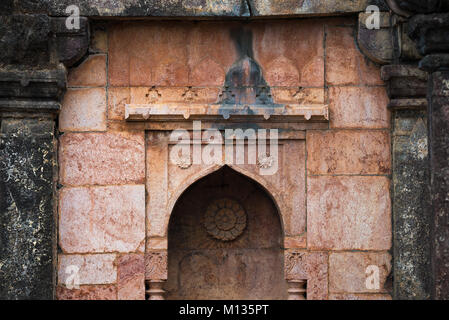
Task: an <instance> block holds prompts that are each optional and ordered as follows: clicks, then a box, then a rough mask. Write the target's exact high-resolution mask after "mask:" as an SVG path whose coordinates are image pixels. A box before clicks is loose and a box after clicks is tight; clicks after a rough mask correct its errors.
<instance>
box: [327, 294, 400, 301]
mask: <svg viewBox="0 0 449 320" xmlns="http://www.w3.org/2000/svg"><path fill="white" fill-rule="evenodd" d="M329 300H392V299H391V295H389V294H366V293H331V294H330V295H329Z"/></svg>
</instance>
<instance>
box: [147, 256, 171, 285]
mask: <svg viewBox="0 0 449 320" xmlns="http://www.w3.org/2000/svg"><path fill="white" fill-rule="evenodd" d="M145 279H147V280H165V279H167V252H165V251H154V252H147V253H146V254H145Z"/></svg>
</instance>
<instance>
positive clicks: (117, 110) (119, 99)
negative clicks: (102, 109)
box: [108, 87, 131, 120]
mask: <svg viewBox="0 0 449 320" xmlns="http://www.w3.org/2000/svg"><path fill="white" fill-rule="evenodd" d="M130 99H131V98H130V88H120V87H110V88H109V89H108V120H125V105H126V104H127V103H130V102H131V100H130Z"/></svg>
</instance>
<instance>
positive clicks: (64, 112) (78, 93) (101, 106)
mask: <svg viewBox="0 0 449 320" xmlns="http://www.w3.org/2000/svg"><path fill="white" fill-rule="evenodd" d="M59 130H60V131H63V132H66V131H104V130H106V91H105V89H103V88H91V89H68V90H67V92H66V94H65V96H64V101H63V102H62V108H61V113H60V114H59Z"/></svg>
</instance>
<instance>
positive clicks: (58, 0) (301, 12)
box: [2, 0, 386, 18]
mask: <svg viewBox="0 0 449 320" xmlns="http://www.w3.org/2000/svg"><path fill="white" fill-rule="evenodd" d="M11 2H12V1H11ZM370 4H376V5H378V6H380V7H382V9H386V8H385V6H384V3H383V0H351V1H348V0H296V1H279V0H221V1H216V0H173V1H166V0H109V1H92V0H41V1H39V3H38V4H36V3H34V2H31V1H17V2H16V3H14V4H12V3H11V4H4V5H3V6H4V7H5V8H2V9H3V11H4V12H6V14H11V13H19V12H20V13H27V14H36V13H46V14H48V15H50V16H54V17H61V16H67V15H68V14H67V12H66V9H67V7H68V6H70V5H75V6H77V7H78V8H79V9H80V16H85V17H103V18H107V17H181V18H183V17H196V18H217V17H232V18H249V17H288V16H318V15H319V16H323V15H326V16H335V15H342V14H348V13H355V14H356V13H358V12H362V11H365V10H366V7H367V6H369V5H370ZM8 11H9V12H8Z"/></svg>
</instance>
